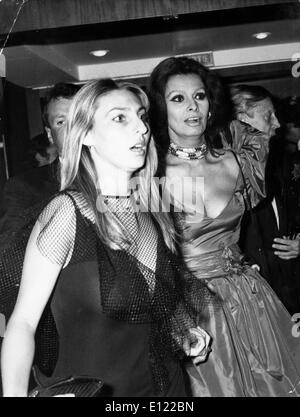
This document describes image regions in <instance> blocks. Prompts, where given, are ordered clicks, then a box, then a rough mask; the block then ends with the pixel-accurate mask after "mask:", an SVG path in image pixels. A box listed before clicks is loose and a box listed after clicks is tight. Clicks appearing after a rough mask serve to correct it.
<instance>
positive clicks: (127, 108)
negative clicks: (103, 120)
mask: <svg viewBox="0 0 300 417" xmlns="http://www.w3.org/2000/svg"><path fill="white" fill-rule="evenodd" d="M115 110H116V111H130V110H131V107H113V108H112V109H110V110H108V112H107V113H106V115H108V114H109V113H111V112H112V111H115ZM142 110H146V108H145V107H144V106H141V107H139V109H138V111H137V113H139V112H140V111H142Z"/></svg>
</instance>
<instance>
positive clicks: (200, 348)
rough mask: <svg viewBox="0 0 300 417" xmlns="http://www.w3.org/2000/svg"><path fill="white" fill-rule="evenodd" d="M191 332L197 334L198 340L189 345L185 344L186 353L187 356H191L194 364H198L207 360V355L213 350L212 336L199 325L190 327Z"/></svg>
mask: <svg viewBox="0 0 300 417" xmlns="http://www.w3.org/2000/svg"><path fill="white" fill-rule="evenodd" d="M190 333H191V334H192V335H194V336H195V338H196V341H195V342H191V343H190V344H189V346H185V353H186V355H187V356H190V357H191V358H192V360H193V362H194V364H195V365H197V364H198V363H200V362H203V361H205V359H206V358H207V355H208V354H209V352H211V348H210V341H211V337H210V336H209V334H208V333H207V332H206V331H205V330H203V329H201V327H199V326H197V327H196V328H192V329H190ZM187 345H188V343H187Z"/></svg>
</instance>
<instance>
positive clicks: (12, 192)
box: [0, 161, 58, 247]
mask: <svg viewBox="0 0 300 417" xmlns="http://www.w3.org/2000/svg"><path fill="white" fill-rule="evenodd" d="M57 165H58V162H57V161H55V162H53V163H52V164H50V165H45V166H43V167H40V168H34V169H31V170H29V171H27V172H24V173H23V174H21V175H17V176H15V177H12V178H10V179H9V180H8V181H7V182H6V184H5V186H4V189H3V193H2V197H1V199H0V236H1V235H3V234H5V235H7V234H10V233H14V232H16V231H18V230H20V228H22V226H23V225H24V224H26V220H27V217H26V213H27V211H28V210H29V209H30V208H32V207H34V206H35V205H37V204H42V203H43V202H45V204H46V203H47V201H48V200H49V199H50V197H51V196H53V195H54V194H55V193H56V192H57V191H58V181H57ZM2 243H3V242H2ZM0 247H1V242H0Z"/></svg>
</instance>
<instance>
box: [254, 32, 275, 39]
mask: <svg viewBox="0 0 300 417" xmlns="http://www.w3.org/2000/svg"><path fill="white" fill-rule="evenodd" d="M270 35H271V32H259V33H254V34H253V35H252V36H254V38H256V39H266V38H267V37H268V36H270Z"/></svg>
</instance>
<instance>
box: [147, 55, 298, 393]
mask: <svg viewBox="0 0 300 417" xmlns="http://www.w3.org/2000/svg"><path fill="white" fill-rule="evenodd" d="M150 98H151V123H152V131H153V133H154V138H155V140H156V142H157V145H158V148H159V149H160V155H161V168H160V169H161V172H160V175H161V176H165V188H164V197H165V198H167V199H168V200H170V199H171V201H172V204H173V212H174V218H175V221H176V224H177V228H178V231H179V233H180V235H181V252H182V256H183V258H184V260H185V262H186V264H187V266H188V268H189V269H190V271H192V272H193V273H194V274H195V275H196V276H197V277H198V279H199V280H204V281H206V282H208V285H210V287H211V288H212V289H213V290H214V291H215V292H216V293H217V294H218V295H219V297H220V298H221V299H222V300H223V308H222V310H220V311H217V312H213V311H212V312H211V314H210V315H208V317H207V322H206V327H205V326H204V328H205V329H206V330H207V331H208V333H210V335H211V336H212V353H211V355H210V356H209V358H208V360H207V361H206V362H205V363H203V364H200V365H198V366H197V367H194V366H190V367H189V368H188V371H189V375H190V381H191V386H192V392H193V395H195V396H229V397H230V396H234V397H235V396H249V397H257V396H298V395H299V392H300V379H299V373H300V369H299V366H300V365H299V364H300V341H299V339H297V338H295V337H293V332H292V328H293V324H294V323H293V322H292V321H291V318H290V316H289V314H288V313H287V311H286V309H285V308H284V306H283V305H282V304H281V302H280V301H279V299H278V298H277V297H276V295H275V293H274V292H273V290H272V289H271V288H270V286H269V285H268V284H267V282H266V281H265V280H264V279H263V278H262V277H261V276H260V275H259V273H258V272H257V271H256V270H254V269H252V268H251V267H249V266H248V265H246V264H244V263H243V256H242V254H241V252H240V249H239V247H238V245H237V242H238V239H239V232H240V222H241V218H242V215H243V213H244V210H245V200H247V195H248V197H249V199H250V200H251V202H252V204H253V205H255V204H257V202H258V201H259V199H260V198H262V196H263V195H264V168H265V162H266V157H267V150H268V137H267V136H266V135H264V134H262V133H260V132H257V131H253V130H252V129H249V126H247V125H246V124H242V123H240V122H239V121H234V122H232V123H231V125H230V132H229V131H226V129H225V128H222V126H225V121H226V120H225V118H224V115H225V114H226V112H227V110H228V108H229V107H228V105H226V101H225V95H224V94H223V90H222V86H221V84H220V81H218V79H217V78H216V77H215V76H214V74H213V73H212V72H210V71H208V70H207V69H206V68H205V67H203V66H202V65H201V64H199V63H198V62H196V61H194V60H192V59H189V58H168V59H166V60H164V61H162V62H161V63H160V64H159V65H158V66H157V67H156V68H155V69H154V71H153V73H152V75H151V79H150ZM274 128H276V125H275V124H274ZM229 141H230V144H231V146H230V147H229V146H228V144H227V142H229ZM222 144H223V145H225V147H224V149H221V147H222ZM229 148H230V149H231V150H230V149H229ZM232 150H234V152H232ZM170 194H171V198H170ZM297 367H298V369H297Z"/></svg>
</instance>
